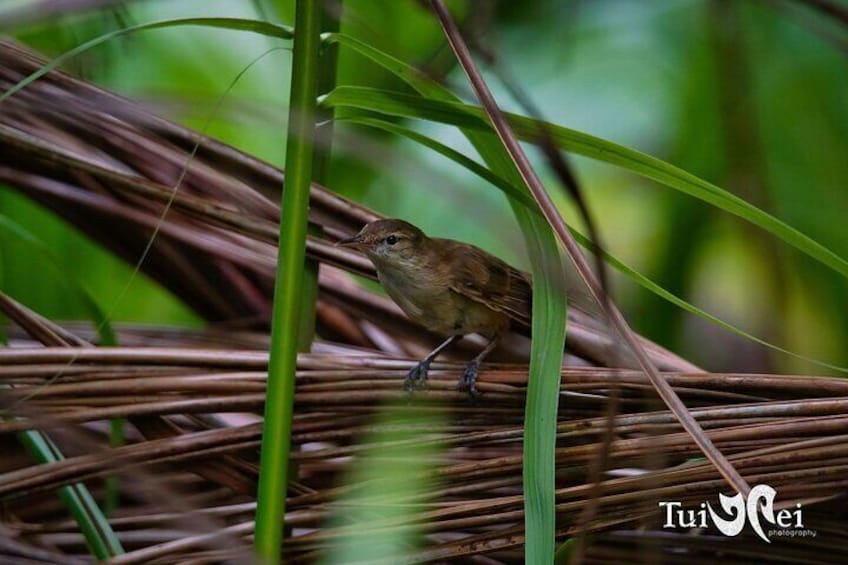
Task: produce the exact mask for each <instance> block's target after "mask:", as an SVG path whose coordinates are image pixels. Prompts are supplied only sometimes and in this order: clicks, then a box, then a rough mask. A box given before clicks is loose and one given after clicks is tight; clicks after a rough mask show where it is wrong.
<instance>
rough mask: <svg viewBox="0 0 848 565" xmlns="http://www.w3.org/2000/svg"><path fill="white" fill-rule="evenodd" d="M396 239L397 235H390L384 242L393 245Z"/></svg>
mask: <svg viewBox="0 0 848 565" xmlns="http://www.w3.org/2000/svg"><path fill="white" fill-rule="evenodd" d="M397 239H398V238H397V236H394V235H390V236H389V237H387V238H386V243H388V244H389V245H394V244H395V243H397Z"/></svg>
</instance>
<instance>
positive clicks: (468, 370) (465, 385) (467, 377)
mask: <svg viewBox="0 0 848 565" xmlns="http://www.w3.org/2000/svg"><path fill="white" fill-rule="evenodd" d="M479 372H480V362H479V361H477V360H476V359H475V360H474V361H471V363H469V364H468V366H467V367H465V371H463V373H462V377H460V379H459V382H458V383H457V384H456V390H459V391H466V392H467V393H468V398H469V399H470V400H472V401H474V400H477V399H478V398H479V397H480V393H479V392H478V391H477V386H476V384H477V373H479Z"/></svg>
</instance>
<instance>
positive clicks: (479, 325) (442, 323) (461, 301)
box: [377, 267, 505, 336]
mask: <svg viewBox="0 0 848 565" xmlns="http://www.w3.org/2000/svg"><path fill="white" fill-rule="evenodd" d="M377 275H378V277H379V279H380V284H381V285H382V286H383V288H384V289H385V290H386V292H387V293H388V295H389V296H390V297H391V298H392V300H394V302H395V303H396V304H397V305H398V306H400V308H401V310H403V311H404V313H405V314H406V315H407V316H408V317H409V318H410V319H411V320H412V321H414V322H416V323H418V324H421V325H422V326H424V327H425V328H427V329H428V330H430V331H433V332H436V333H439V334H442V335H446V336H447V335H465V334H469V333H475V332H480V333H484V334H489V333H493V330H495V329H496V328H500V327H501V326H502V325H503V324H504V323H505V319H504V320H502V319H501V318H503V315H501V314H499V313H497V312H495V311H493V310H491V309H489V308H487V307H486V306H484V305H483V304H480V303H478V302H475V301H472V300H470V299H468V298H466V297H464V296H461V295H459V294H457V293H455V292H453V291H452V290H451V289H450V284H449V281H448V280H446V279H445V278H444V277H441V278H440V277H439V276H438V275H437V274H436V273H434V272H433V271H432V270H427V269H418V270H414V269H394V268H391V267H382V268H381V267H378V269H377Z"/></svg>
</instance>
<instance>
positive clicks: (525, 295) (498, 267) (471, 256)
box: [442, 240, 532, 326]
mask: <svg viewBox="0 0 848 565" xmlns="http://www.w3.org/2000/svg"><path fill="white" fill-rule="evenodd" d="M442 241H443V242H444V244H445V245H446V246H447V248H448V249H450V251H451V253H450V256H451V263H452V265H451V267H452V268H451V269H450V271H449V272H450V273H451V274H452V280H451V284H450V289H451V290H452V291H453V292H456V293H457V294H460V295H462V296H465V297H467V298H470V299H471V300H474V301H475V302H480V303H481V304H485V305H486V306H488V307H489V308H491V309H492V310H495V311H497V312H502V313H504V314H506V315H507V316H509V317H510V318H512V319H514V320H517V321H519V322H521V323H524V324H526V325H528V326H529V324H530V305H531V298H532V293H531V287H530V280H529V277H528V276H527V275H525V274H524V273H522V272H521V271H519V270H518V269H514V268H512V267H510V266H509V265H508V264H506V263H505V262H503V261H501V260H500V259H498V258H497V257H495V256H493V255H490V254H489V253H486V252H485V251H483V250H482V249H480V248H478V247H474V246H473V245H468V244H465V243H459V242H455V241H451V240H442Z"/></svg>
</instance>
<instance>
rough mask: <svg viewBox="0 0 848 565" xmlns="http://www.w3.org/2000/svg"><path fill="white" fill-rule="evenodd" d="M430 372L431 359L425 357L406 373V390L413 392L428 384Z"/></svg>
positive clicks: (404, 386)
mask: <svg viewBox="0 0 848 565" xmlns="http://www.w3.org/2000/svg"><path fill="white" fill-rule="evenodd" d="M429 372H430V360H429V359H425V360H423V361H420V362H418V363H417V364H416V365H415V366H414V367H413V368H411V369H410V370H409V372H408V373H407V374H406V379H404V381H403V388H404V390H405V391H406V392H413V391H415V390H418V389H422V388H425V387H426V386H427V374H428V373H429Z"/></svg>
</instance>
